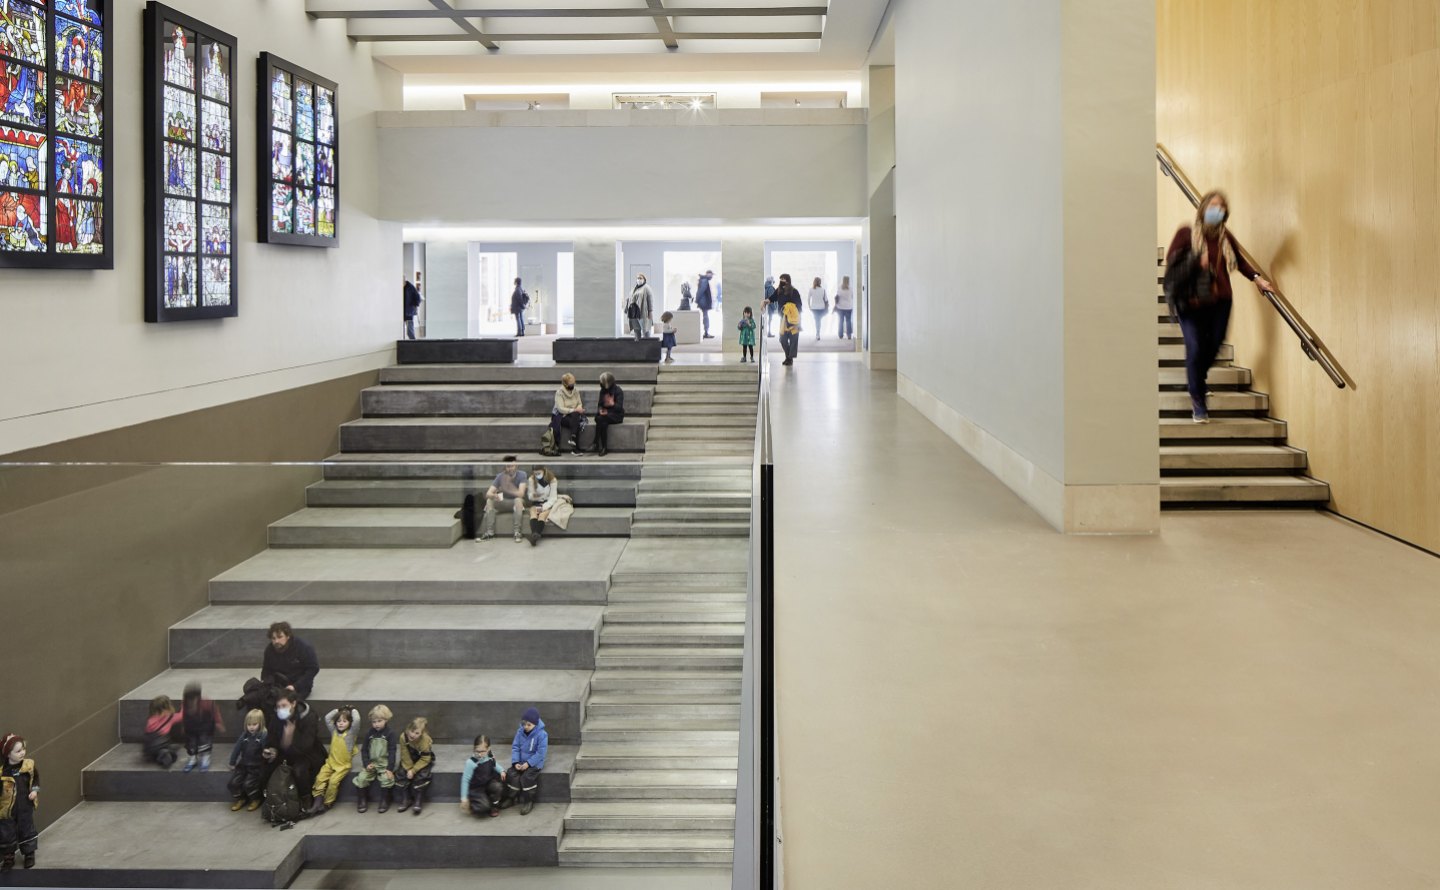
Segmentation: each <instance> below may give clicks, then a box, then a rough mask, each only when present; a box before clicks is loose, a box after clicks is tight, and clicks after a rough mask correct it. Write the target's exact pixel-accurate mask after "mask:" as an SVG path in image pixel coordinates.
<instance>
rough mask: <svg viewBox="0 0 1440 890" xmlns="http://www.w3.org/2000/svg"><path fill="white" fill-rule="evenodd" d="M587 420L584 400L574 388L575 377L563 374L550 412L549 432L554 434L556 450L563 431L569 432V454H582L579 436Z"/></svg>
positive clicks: (562, 436) (562, 438) (561, 439)
mask: <svg viewBox="0 0 1440 890" xmlns="http://www.w3.org/2000/svg"><path fill="white" fill-rule="evenodd" d="M588 423H589V418H587V417H586V416H585V399H584V398H583V397H582V396H581V395H580V390H579V389H577V388H576V387H575V375H574V374H565V375H563V376H562V377H561V378H560V388H559V389H557V390H555V406H554V408H552V409H551V411H550V431H551V432H553V433H554V434H555V446H556V448H557V449H558V448H559V446H560V443H561V441H566V440H565V439H564V436H565V431H566V430H569V431H570V436H569V439H568V444H569V445H570V453H571V454H584V452H583V451H581V450H580V434H581V433H583V432H585V427H586V425H587V424H588Z"/></svg>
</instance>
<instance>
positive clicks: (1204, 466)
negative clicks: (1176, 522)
mask: <svg viewBox="0 0 1440 890" xmlns="http://www.w3.org/2000/svg"><path fill="white" fill-rule="evenodd" d="M1306 466H1307V457H1306V454H1305V452H1303V451H1301V450H1299V449H1298V448H1291V447H1289V446H1288V445H1162V446H1160V469H1161V471H1162V472H1163V471H1166V470H1172V471H1179V470H1196V471H1210V472H1212V473H1213V472H1214V471H1227V470H1228V471H1243V470H1269V471H1276V470H1280V471H1283V470H1303V469H1305V467H1306ZM611 598H612V602H613V593H612V597H611Z"/></svg>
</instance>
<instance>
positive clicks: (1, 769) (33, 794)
mask: <svg viewBox="0 0 1440 890" xmlns="http://www.w3.org/2000/svg"><path fill="white" fill-rule="evenodd" d="M39 798H40V770H39V769H37V768H36V767H35V761H33V760H28V759H26V757H25V740H24V739H23V738H21V737H20V736H18V735H15V734H14V733H10V734H9V735H7V736H5V738H4V739H0V872H4V871H9V870H10V869H12V868H14V867H15V851H16V850H19V851H20V853H21V854H22V855H23V856H24V857H25V867H26V868H34V867H35V850H36V848H37V847H39V846H40V834H39V832H37V831H36V830H35V807H36V806H38V801H39Z"/></svg>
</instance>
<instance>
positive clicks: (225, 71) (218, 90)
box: [200, 42, 230, 102]
mask: <svg viewBox="0 0 1440 890" xmlns="http://www.w3.org/2000/svg"><path fill="white" fill-rule="evenodd" d="M203 54H204V56H205V61H204V63H203V64H202V65H201V66H200V71H201V73H200V92H202V93H204V94H205V95H206V96H208V97H210V98H211V99H214V100H215V101H217V102H229V101H230V47H228V46H221V45H220V44H218V43H214V42H211V43H207V44H206V45H205V50H204V53H203Z"/></svg>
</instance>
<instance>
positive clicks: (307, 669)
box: [260, 621, 320, 699]
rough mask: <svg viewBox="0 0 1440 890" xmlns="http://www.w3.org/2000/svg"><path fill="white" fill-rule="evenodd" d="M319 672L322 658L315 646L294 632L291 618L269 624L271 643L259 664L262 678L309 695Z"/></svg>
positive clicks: (265, 681)
mask: <svg viewBox="0 0 1440 890" xmlns="http://www.w3.org/2000/svg"><path fill="white" fill-rule="evenodd" d="M318 673H320V660H319V659H318V658H316V656H315V648H314V647H313V646H311V645H310V644H309V643H307V642H305V641H304V640H302V639H300V638H299V637H297V636H295V631H293V630H291V628H290V622H288V621H277V622H275V623H274V624H272V625H270V645H269V646H266V647H265V663H264V665H262V666H261V668H260V680H261V682H263V683H269V684H271V685H274V686H283V687H284V688H286V689H288V690H290V691H291V692H294V693H296V694H297V695H299V696H300V697H301V698H302V699H308V698H309V697H310V691H311V690H312V689H313V688H314V686H315V675H316V674H318Z"/></svg>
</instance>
